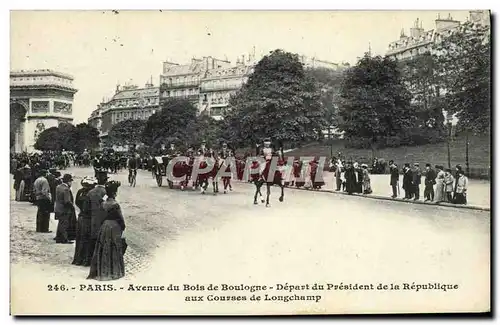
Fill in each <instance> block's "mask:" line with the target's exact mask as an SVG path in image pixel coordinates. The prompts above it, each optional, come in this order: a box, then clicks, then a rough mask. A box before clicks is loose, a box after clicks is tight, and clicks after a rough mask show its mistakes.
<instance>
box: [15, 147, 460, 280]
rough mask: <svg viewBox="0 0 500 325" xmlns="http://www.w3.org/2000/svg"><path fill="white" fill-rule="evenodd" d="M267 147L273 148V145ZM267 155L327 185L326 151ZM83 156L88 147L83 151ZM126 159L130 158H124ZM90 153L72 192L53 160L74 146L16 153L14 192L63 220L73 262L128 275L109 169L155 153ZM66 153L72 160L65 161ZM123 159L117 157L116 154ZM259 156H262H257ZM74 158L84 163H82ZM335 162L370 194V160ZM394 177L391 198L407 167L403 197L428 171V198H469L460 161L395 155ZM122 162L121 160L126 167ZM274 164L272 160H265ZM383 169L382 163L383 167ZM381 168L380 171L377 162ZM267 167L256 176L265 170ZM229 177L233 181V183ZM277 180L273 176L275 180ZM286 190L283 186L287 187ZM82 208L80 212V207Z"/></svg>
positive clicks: (39, 218) (339, 185)
mask: <svg viewBox="0 0 500 325" xmlns="http://www.w3.org/2000/svg"><path fill="white" fill-rule="evenodd" d="M266 150H267V151H266ZM187 153H188V154H191V155H193V150H192V149H188V152H187ZM196 153H197V154H198V155H201V156H207V157H214V156H218V157H221V158H224V159H225V158H229V157H234V152H233V151H232V150H231V149H229V148H228V146H227V145H226V144H225V143H224V144H223V145H222V148H221V150H220V152H215V151H214V150H212V149H208V148H206V146H205V144H204V143H203V144H202V147H201V149H199V150H198V151H196ZM164 154H167V155H169V156H176V155H177V156H178V155H179V154H180V153H179V151H178V150H176V149H175V146H174V145H171V147H170V148H169V149H168V150H166V151H165V152H164ZM260 154H261V156H262V157H264V158H266V161H270V158H271V156H274V155H277V156H278V157H280V159H279V161H278V173H282V172H285V173H288V172H287V170H288V169H289V168H292V172H291V173H289V174H290V175H291V178H290V179H288V180H286V179H283V181H284V182H285V183H286V184H281V185H282V187H283V186H285V185H286V186H295V187H302V186H303V187H306V188H310V189H316V190H318V189H320V188H321V187H322V186H324V185H325V182H324V179H323V178H322V177H316V176H317V174H318V172H319V171H320V168H321V167H322V166H321V164H320V162H319V157H316V158H314V159H312V160H311V161H308V162H304V161H300V160H299V159H294V161H293V164H292V166H287V158H286V157H284V156H283V151H275V150H273V149H272V148H270V147H269V144H267V146H264V147H263V148H261V152H260ZM78 157H82V156H81V155H78V156H77V160H78V159H79V158H78ZM123 158H124V160H125V162H124V163H121V161H122V160H123ZM245 158H246V157H243V159H239V158H236V159H235V162H236V171H237V178H238V179H239V180H243V173H244V170H245V161H246V159H245ZM86 159H89V161H90V162H91V164H92V165H93V168H94V170H95V174H94V177H85V178H83V180H82V181H81V188H80V189H79V190H78V191H77V193H76V196H73V192H72V190H71V185H72V183H73V181H74V180H73V176H72V175H71V174H64V175H62V174H61V172H60V171H58V170H57V168H56V167H54V166H62V167H63V168H66V167H67V166H69V165H70V161H74V160H73V159H72V155H69V154H67V153H35V154H31V155H28V154H26V153H23V154H19V155H12V156H11V173H12V174H13V175H14V189H15V190H16V195H15V199H16V200H17V201H29V202H32V203H33V204H35V205H36V206H37V207H38V210H37V215H36V231H37V232H40V233H50V232H51V231H50V230H49V224H50V215H51V213H54V217H55V219H56V220H58V225H57V230H56V235H55V237H54V240H55V243H56V244H73V243H74V244H75V251H74V256H73V261H72V264H74V265H80V266H85V267H90V270H89V275H88V278H89V279H97V280H112V279H118V278H121V277H123V276H124V275H125V267H124V259H123V255H124V253H125V251H126V249H127V242H126V240H125V238H124V236H123V234H124V230H125V221H124V218H123V214H122V212H121V208H120V205H119V204H118V202H117V201H116V197H117V194H118V188H119V187H120V185H121V184H120V182H117V181H113V180H110V179H109V177H108V174H109V173H110V172H117V170H118V167H116V166H123V167H126V168H128V169H129V178H130V177H131V175H132V174H131V173H132V172H134V171H135V172H136V170H137V169H138V168H144V169H153V165H154V164H153V163H154V158H153V157H152V156H148V157H141V156H140V155H138V154H135V153H134V154H131V155H129V156H128V157H127V156H126V155H124V154H116V155H115V154H109V153H104V154H97V155H94V156H91V155H90V154H88V156H86V158H85V159H84V160H85V163H84V164H83V165H86V163H87V162H86ZM61 161H66V162H64V163H63V164H61V163H60V162H61ZM116 161H119V162H120V163H119V164H118V165H115V164H113V162H116ZM254 163H255V161H254ZM75 165H77V166H80V164H79V163H75ZM376 165H378V167H381V166H383V167H385V165H384V164H382V163H375V162H374V164H373V166H376ZM329 167H330V170H332V171H333V172H334V179H335V188H336V190H337V191H344V192H347V193H348V194H353V193H361V194H371V193H373V191H372V186H371V179H370V170H373V167H372V168H369V166H368V165H367V164H359V163H357V162H351V161H348V162H346V161H345V160H342V159H340V158H339V159H337V158H333V159H332V160H331V163H330V166H329ZM388 167H389V177H390V181H389V185H390V186H391V188H392V198H397V197H399V196H400V175H401V174H402V189H403V191H404V196H403V199H405V200H420V192H421V185H422V178H423V179H424V181H423V185H424V192H423V196H424V201H425V202H429V201H432V202H449V203H455V204H467V186H468V179H467V177H466V176H465V173H464V171H463V169H462V167H461V166H460V165H457V166H456V167H455V171H454V172H452V171H451V169H445V168H443V166H441V165H436V166H435V167H434V168H432V166H431V164H426V166H425V169H424V170H421V169H420V166H419V164H418V163H414V164H413V166H410V164H409V163H406V164H404V166H403V168H402V169H400V168H399V167H398V166H397V164H396V163H395V162H394V161H392V160H391V161H389V166H388ZM120 168H121V167H120ZM266 168H267V167H266ZM379 169H380V168H379ZM375 173H381V171H380V170H378V171H377V172H375ZM262 175H263V174H262V173H261V174H259V175H257V176H259V177H261V176H262ZM257 176H255V175H254V176H253V177H252V178H251V179H249V180H248V181H250V182H257V183H258V182H259V181H260V179H258V177H257ZM224 181H225V183H224V190H226V187H227V186H226V185H229V188H230V190H232V186H231V183H230V179H229V180H224ZM226 183H228V184H226ZM273 184H274V183H273ZM282 195H283V194H282ZM75 206H76V207H77V208H78V211H79V212H78V217H77V210H76V209H75Z"/></svg>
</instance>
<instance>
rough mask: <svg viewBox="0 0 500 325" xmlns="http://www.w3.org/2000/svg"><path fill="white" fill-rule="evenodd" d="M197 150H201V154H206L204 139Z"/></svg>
mask: <svg viewBox="0 0 500 325" xmlns="http://www.w3.org/2000/svg"><path fill="white" fill-rule="evenodd" d="M199 151H201V154H202V155H206V153H207V151H208V150H207V142H206V141H205V140H203V141H202V142H201V146H200V150H199Z"/></svg>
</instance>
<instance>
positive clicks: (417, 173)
mask: <svg viewBox="0 0 500 325" xmlns="http://www.w3.org/2000/svg"><path fill="white" fill-rule="evenodd" d="M412 177H413V179H412V185H413V193H412V196H413V200H414V201H418V200H419V199H420V184H421V183H422V171H421V170H420V165H419V163H414V164H413V173H412Z"/></svg>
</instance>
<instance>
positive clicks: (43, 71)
mask: <svg viewBox="0 0 500 325" xmlns="http://www.w3.org/2000/svg"><path fill="white" fill-rule="evenodd" d="M10 76H11V77H19V76H57V77H61V78H66V79H69V80H74V78H73V76H72V75H69V74H67V73H62V72H58V71H55V70H50V69H37V70H12V71H10Z"/></svg>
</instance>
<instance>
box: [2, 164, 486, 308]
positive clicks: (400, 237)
mask: <svg viewBox="0 0 500 325" xmlns="http://www.w3.org/2000/svg"><path fill="white" fill-rule="evenodd" d="M70 171H71V172H72V173H73V174H74V175H75V176H77V177H78V178H79V179H76V180H75V182H74V184H73V192H74V193H76V190H77V189H78V188H79V187H80V184H79V181H80V178H81V177H83V176H86V175H91V174H92V173H93V172H92V170H91V169H90V168H88V169H80V168H72V169H70ZM110 177H111V178H112V179H117V180H120V181H121V182H122V186H121V187H120V189H119V193H118V198H117V200H118V202H119V203H120V204H121V207H122V210H123V213H124V216H125V222H126V225H127V229H126V231H125V233H126V237H127V240H128V243H129V245H130V246H129V250H128V251H127V253H126V255H125V263H126V265H125V267H126V273H127V275H126V277H125V278H124V279H121V280H119V281H114V282H106V283H105V284H109V283H112V284H113V285H114V286H120V285H121V286H124V287H128V285H129V284H136V285H165V286H167V285H169V284H175V285H180V286H181V287H182V285H183V284H193V285H196V284H203V285H206V284H209V283H214V284H219V285H220V284H231V285H240V284H248V285H270V286H276V285H277V284H285V283H288V284H298V285H300V284H314V283H331V284H341V283H343V284H355V283H359V284H374V285H375V286H376V285H377V284H378V283H385V284H391V283H399V284H401V283H409V284H410V285H411V284H412V283H413V282H414V283H416V284H419V283H429V282H432V283H435V282H438V283H445V284H453V285H455V284H457V285H458V289H456V290H449V291H446V292H444V291H440V290H436V291H429V290H427V291H419V292H415V291H411V290H400V291H377V290H374V291H364V292H363V291H352V290H351V291H350V290H344V291H340V290H336V291H323V292H320V293H319V294H321V295H322V298H321V300H320V301H319V302H314V301H305V302H296V301H295V302H288V303H284V302H271V301H268V302H261V303H253V304H252V303H250V302H238V303H234V302H233V303H227V302H226V303H224V302H207V301H206V298H205V301H204V302H185V301H184V296H186V295H189V294H190V293H191V294H192V295H193V296H195V295H201V294H205V295H208V294H209V293H207V292H196V291H193V292H183V291H180V292H156V293H152V292H136V293H129V292H123V294H122V295H120V298H119V299H116V298H112V299H111V296H109V295H110V294H112V293H109V292H101V293H96V292H87V291H83V292H58V293H54V292H50V293H49V292H47V291H46V289H45V286H46V285H47V284H49V283H63V284H66V285H69V284H74V285H75V286H77V288H78V287H79V285H80V284H84V285H86V284H98V282H96V281H89V280H86V279H85V278H86V276H87V273H88V268H83V267H76V266H72V265H71V264H70V263H71V260H72V258H73V249H74V248H73V246H72V245H55V244H54V243H53V241H52V237H53V234H37V233H35V232H34V228H35V215H36V208H35V207H34V206H32V205H31V204H29V203H26V202H15V201H13V200H12V201H11V233H12V235H11V251H12V261H13V264H12V270H11V272H12V273H11V274H16V275H17V276H13V277H12V290H13V302H12V303H13V308H16V306H17V308H20V310H22V309H23V306H29V307H30V311H33V309H34V310H35V311H36V312H41V313H50V312H51V311H53V312H54V311H55V310H57V311H58V312H62V309H61V305H62V304H64V306H65V312H67V313H75V312H76V313H84V312H89V308H90V307H89V306H92V308H91V312H92V313H99V312H108V313H123V314H126V313H134V314H135V313H139V312H140V313H148V312H165V313H176V314H184V313H190V312H191V313H202V314H207V308H210V309H209V310H210V313H217V312H227V311H228V310H230V311H231V312H234V313H238V312H240V313H252V312H263V313H267V312H269V313H270V312H271V311H272V312H281V313H291V312H293V311H295V312H306V313H314V312H355V311H358V312H359V311H365V312H370V311H375V310H378V311H383V310H386V311H389V310H391V311H406V312H411V311H417V310H421V309H419V308H424V306H427V311H430V310H428V306H432V308H434V309H435V310H436V311H443V310H448V311H451V309H450V308H451V307H450V306H455V307H454V309H455V310H453V311H460V310H463V311H465V310H468V309H469V310H470V309H478V308H479V309H484V310H487V309H488V308H489V285H490V272H489V270H490V213H489V212H484V211H474V210H468V209H458V208H449V207H439V206H427V205H415V204H408V203H401V202H392V201H379V200H368V199H364V198H362V197H350V196H346V195H334V194H329V193H320V192H310V191H298V190H290V189H285V190H286V192H285V201H284V202H283V203H280V202H278V192H279V188H273V189H272V194H271V207H269V208H266V207H265V206H264V205H263V204H259V205H257V206H254V205H253V191H254V187H253V185H251V184H242V183H239V182H233V187H234V191H233V192H230V193H228V194H222V193H220V194H218V195H216V196H214V195H211V194H207V195H201V194H200V193H199V192H194V191H184V192H181V191H180V190H178V189H168V188H166V187H161V188H159V187H158V186H157V185H156V182H155V181H154V179H153V178H152V176H151V173H148V172H145V171H139V173H138V177H137V187H135V188H131V187H129V185H128V184H127V172H126V171H122V172H120V173H118V174H117V175H113V174H111V175H110ZM208 193H211V192H210V187H209V191H208ZM55 226H56V222H55V221H53V222H51V230H54V231H55ZM68 246H69V247H68ZM16 279H19V281H16ZM27 279H28V280H27ZM21 280H22V281H21ZM34 291H36V292H37V293H36V295H34V294H33V292H34ZM226 293H227V294H248V295H251V294H250V293H249V292H234V291H233V292H226ZM266 293H268V294H272V295H286V294H290V292H286V291H272V292H266ZM294 293H298V294H311V295H312V294H318V293H317V292H316V293H313V292H312V291H311V292H292V293H291V294H294ZM214 294H216V295H224V294H225V293H224V292H215V293H214ZM260 294H262V295H264V294H265V293H264V292H261V293H260ZM41 297H44V298H43V299H45V298H46V299H50V301H51V302H50V304H48V303H47V304H39V303H38V302H39V301H40V298H41ZM70 298H71V299H70ZM207 306H209V307H207ZM456 306H463V308H462V309H460V310H457V308H456Z"/></svg>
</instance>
